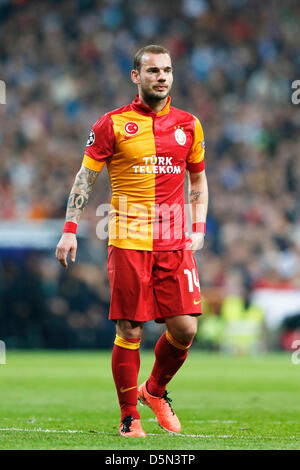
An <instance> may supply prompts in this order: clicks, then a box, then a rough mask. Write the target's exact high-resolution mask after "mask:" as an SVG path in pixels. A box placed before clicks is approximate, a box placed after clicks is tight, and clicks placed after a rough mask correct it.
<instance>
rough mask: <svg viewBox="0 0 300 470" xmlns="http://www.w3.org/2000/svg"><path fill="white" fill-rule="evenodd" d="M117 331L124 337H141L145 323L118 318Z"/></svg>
mask: <svg viewBox="0 0 300 470" xmlns="http://www.w3.org/2000/svg"><path fill="white" fill-rule="evenodd" d="M116 332H117V334H118V335H119V336H121V337H122V338H128V339H139V338H141V336H142V332H143V323H142V322H132V321H128V320H117V325H116Z"/></svg>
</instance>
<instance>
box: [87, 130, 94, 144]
mask: <svg viewBox="0 0 300 470" xmlns="http://www.w3.org/2000/svg"><path fill="white" fill-rule="evenodd" d="M94 142H95V133H94V131H91V132H90V135H89V138H88V140H87V143H86V145H87V147H89V146H90V145H93V143H94Z"/></svg>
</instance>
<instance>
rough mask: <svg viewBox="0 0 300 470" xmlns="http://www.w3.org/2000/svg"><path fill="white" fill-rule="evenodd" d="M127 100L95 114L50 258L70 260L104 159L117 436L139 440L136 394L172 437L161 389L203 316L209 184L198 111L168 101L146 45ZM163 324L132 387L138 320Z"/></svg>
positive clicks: (175, 427) (164, 55) (162, 58)
mask: <svg viewBox="0 0 300 470" xmlns="http://www.w3.org/2000/svg"><path fill="white" fill-rule="evenodd" d="M131 79H132V81H133V82H134V83H135V84H136V85H137V89H138V94H137V96H136V97H135V99H134V100H133V101H132V103H130V104H128V105H126V106H123V107H121V108H119V109H116V110H114V111H111V112H108V113H106V114H105V115H103V116H101V117H100V118H99V119H98V120H97V122H96V123H95V124H94V126H93V128H92V131H91V132H90V135H89V138H88V141H87V145H86V150H85V154H84V157H83V162H82V166H81V168H80V170H79V172H78V173H77V175H76V178H75V182H74V185H73V187H72V189H71V193H70V197H69V200H68V205H67V213H66V222H65V225H64V229H63V234H62V237H61V239H60V241H59V243H58V245H57V249H56V257H57V259H58V260H59V261H60V263H61V264H62V265H63V266H64V267H67V266H68V262H67V256H68V254H69V253H70V258H71V261H73V262H74V261H75V256H76V249H77V242H76V228H77V224H78V222H79V220H80V217H81V214H82V211H83V208H84V207H85V205H86V203H87V201H88V198H89V194H90V192H91V190H92V188H93V185H94V183H95V181H96V178H97V176H98V175H99V173H100V172H101V170H102V168H103V166H104V165H105V164H106V165H107V169H108V173H109V177H110V183H111V188H112V200H111V211H110V222H109V242H108V276H109V281H110V288H111V304H110V312H109V318H110V319H111V320H113V321H115V323H116V337H115V341H114V347H113V352H112V373H113V377H114V381H115V386H116V390H117V395H118V399H119V404H120V409H121V423H120V427H119V433H120V435H121V436H128V437H130V436H133V437H136V436H139V437H145V436H146V433H145V432H144V430H143V428H142V425H141V421H140V415H139V412H138V411H137V401H138V398H139V400H140V401H141V403H142V404H146V405H148V406H149V407H150V408H151V409H152V410H153V412H154V414H155V415H156V417H157V420H158V423H159V424H160V426H161V427H162V428H163V429H165V430H167V431H169V432H173V433H179V432H180V430H181V425H180V422H179V419H178V417H177V416H176V414H175V412H174V411H173V409H172V407H171V404H170V402H171V399H170V398H169V396H168V394H167V391H166V386H167V384H168V383H169V381H170V380H171V379H172V377H173V376H174V375H175V374H176V372H177V371H178V369H179V368H180V367H181V366H182V365H183V363H184V361H185V359H186V357H187V354H188V350H189V347H190V346H191V344H192V342H193V339H194V336H195V334H196V331H197V316H199V315H200V314H201V297H200V284H199V278H198V272H197V267H196V263H195V259H194V256H193V252H195V251H197V250H199V249H201V248H202V246H203V243H204V234H205V222H206V213H207V203H208V189H207V180H206V175H205V166H204V150H205V143H204V136H203V131H202V127H201V124H200V122H199V120H198V119H197V117H195V116H193V115H192V114H190V113H188V112H185V111H182V110H180V109H177V108H175V107H173V106H171V104H170V101H171V99H170V96H169V93H170V90H171V87H172V82H173V71H172V62H171V57H170V53H169V51H168V50H167V49H165V48H164V47H162V46H157V45H150V46H146V47H144V48H142V49H140V50H139V51H138V52H137V53H136V55H135V57H134V68H133V70H132V71H131ZM186 170H187V171H188V174H189V208H191V217H192V227H193V228H192V233H191V235H190V236H188V235H187V234H186V228H185V208H184V206H185V204H184V177H185V171H186ZM150 320H155V321H157V322H165V324H166V331H165V333H164V334H163V335H162V336H161V337H160V338H159V340H158V342H157V344H156V346H155V362H154V365H153V369H152V372H151V375H150V377H149V379H148V380H147V381H145V382H144V383H143V384H141V385H140V386H139V387H138V373H139V368H140V355H139V346H140V341H141V337H142V330H143V325H144V323H145V322H147V321H150Z"/></svg>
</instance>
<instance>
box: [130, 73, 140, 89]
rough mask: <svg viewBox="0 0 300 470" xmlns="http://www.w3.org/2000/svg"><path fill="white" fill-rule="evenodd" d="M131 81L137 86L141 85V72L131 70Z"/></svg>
mask: <svg viewBox="0 0 300 470" xmlns="http://www.w3.org/2000/svg"><path fill="white" fill-rule="evenodd" d="M131 80H132V81H133V83H135V84H136V85H139V84H140V75H139V72H138V71H137V70H135V69H133V70H131Z"/></svg>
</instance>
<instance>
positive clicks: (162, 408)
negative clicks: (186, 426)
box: [139, 315, 197, 432]
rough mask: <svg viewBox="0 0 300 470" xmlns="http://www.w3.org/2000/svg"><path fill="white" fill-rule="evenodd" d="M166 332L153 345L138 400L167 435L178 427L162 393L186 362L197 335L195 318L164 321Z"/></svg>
mask: <svg viewBox="0 0 300 470" xmlns="http://www.w3.org/2000/svg"><path fill="white" fill-rule="evenodd" d="M166 324H167V331H166V332H165V333H164V334H163V335H162V336H161V337H160V338H159V340H158V342H157V343H156V346H155V350H154V351H155V362H154V366H153V369H152V372H151V375H150V377H149V379H148V380H147V381H146V382H144V383H143V384H142V385H141V386H140V387H139V398H140V400H141V402H144V403H146V404H147V405H148V406H150V408H152V410H153V411H154V413H155V415H156V417H157V419H158V422H159V424H160V425H161V426H162V427H163V428H164V429H166V430H168V431H171V432H180V430H181V425H180V421H179V419H178V418H177V416H176V414H175V412H174V410H173V409H172V407H171V405H170V399H169V397H168V395H167V392H166V386H167V384H168V383H169V382H170V380H171V379H172V377H173V376H174V375H175V374H176V372H177V371H178V370H179V369H180V367H181V366H182V364H183V363H184V361H185V360H186V357H187V354H188V350H189V347H190V346H191V344H192V342H193V339H194V336H195V334H196V332H197V318H196V317H195V316H193V315H179V316H175V317H170V318H166Z"/></svg>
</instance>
